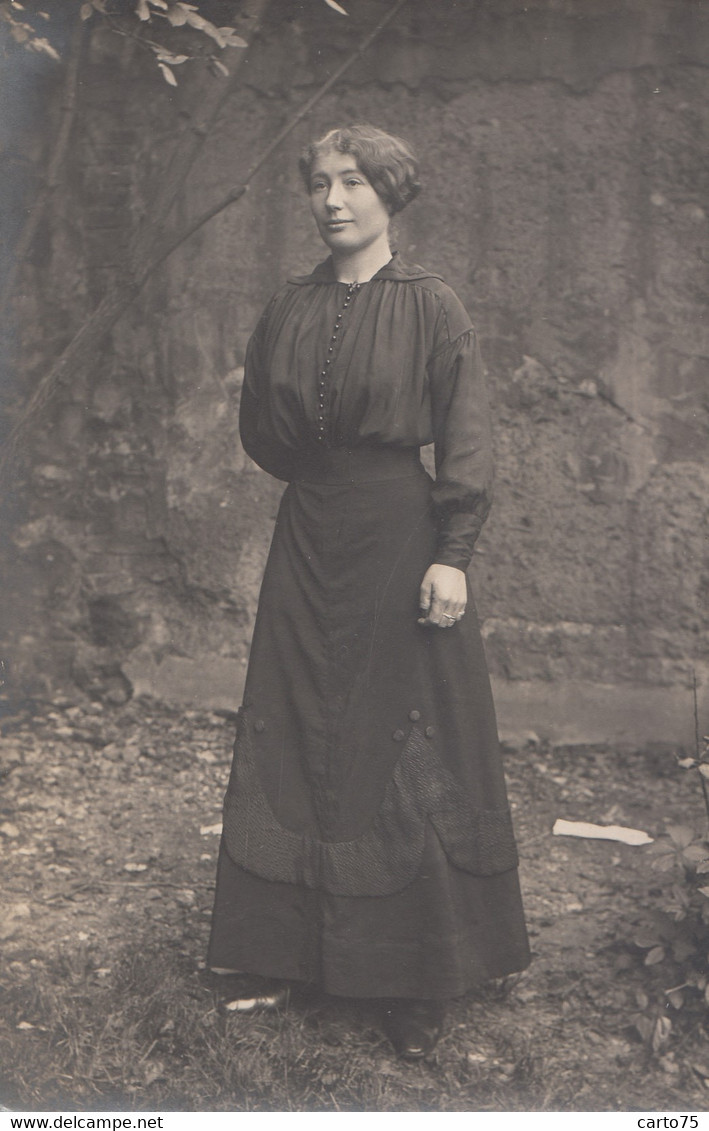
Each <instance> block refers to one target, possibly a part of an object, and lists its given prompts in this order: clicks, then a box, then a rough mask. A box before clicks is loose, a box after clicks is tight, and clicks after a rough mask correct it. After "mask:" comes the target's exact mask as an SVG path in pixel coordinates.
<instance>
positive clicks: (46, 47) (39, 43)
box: [30, 35, 61, 63]
mask: <svg viewBox="0 0 709 1131" xmlns="http://www.w3.org/2000/svg"><path fill="white" fill-rule="evenodd" d="M30 47H31V48H32V50H33V51H41V52H42V53H43V54H44V55H49V58H50V59H56V61H57V62H58V63H59V62H61V55H60V54H59V52H58V51H55V49H54V48H53V47H52V45H51V43H50V42H49V40H48V39H45V38H44V36H41V35H38V36H35V38H34V39H31V40H30Z"/></svg>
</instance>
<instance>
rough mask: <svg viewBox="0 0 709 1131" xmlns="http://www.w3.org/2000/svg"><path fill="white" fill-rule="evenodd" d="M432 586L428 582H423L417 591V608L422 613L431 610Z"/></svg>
mask: <svg viewBox="0 0 709 1131" xmlns="http://www.w3.org/2000/svg"><path fill="white" fill-rule="evenodd" d="M432 589H433V586H432V585H431V583H430V581H425V582H424V583H423V584H422V586H421V589H420V591H419V608H420V609H421V612H422V613H427V612H429V610H430V608H431V591H432Z"/></svg>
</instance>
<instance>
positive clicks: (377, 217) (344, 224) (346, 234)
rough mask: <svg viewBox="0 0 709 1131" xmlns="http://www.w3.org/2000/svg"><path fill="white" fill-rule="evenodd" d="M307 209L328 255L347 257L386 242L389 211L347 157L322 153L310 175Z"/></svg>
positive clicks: (331, 151) (349, 157)
mask: <svg viewBox="0 0 709 1131" xmlns="http://www.w3.org/2000/svg"><path fill="white" fill-rule="evenodd" d="M310 207H311V209H312V213H313V216H314V217H315V222H316V224H317V226H318V231H319V232H320V235H321V237H322V239H323V240H324V241H325V243H326V244H327V246H328V247H329V248H330V249H331V251H333V252H335V253H337V252H341V253H342V254H344V255H351V254H352V253H354V252H357V251H363V250H364V249H365V248H368V247H371V245H372V244H374V243H376V241H377V240H383V241H384V240H387V235H388V231H389V221H390V216H389V211H388V209H387V206H386V204H385V203H384V201H383V200H382V198H381V197H380V196H378V195H377V193H376V192H375V191H374V189H373V188H372V186H371V184H370V183H369V181H368V180H367V178H366V177H365V175H364V173H363V172H362V171H361V170H360V169H359V167H358V165H357V162H356V160H355V158H354V157H353V156H352V154H351V153H338V151H337V150H336V149H326V150H325V151H324V152H321V153H319V154H318V156H317V158H316V160H315V164H314V165H313V171H312V173H311V175H310Z"/></svg>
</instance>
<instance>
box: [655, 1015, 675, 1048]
mask: <svg viewBox="0 0 709 1131" xmlns="http://www.w3.org/2000/svg"><path fill="white" fill-rule="evenodd" d="M671 1032H672V1022H671V1021H670V1019H669V1017H658V1019H657V1021H656V1022H655V1028H654V1029H653V1033H652V1048H653V1052H659V1051H660V1049H661V1048H662V1046H663V1045H665V1044H667V1042H668V1040H669V1038H670V1033H671Z"/></svg>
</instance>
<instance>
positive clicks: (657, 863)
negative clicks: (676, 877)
mask: <svg viewBox="0 0 709 1131" xmlns="http://www.w3.org/2000/svg"><path fill="white" fill-rule="evenodd" d="M676 863H677V858H676V857H675V854H674V852H673V853H672V854H671V855H670V856H657V857H656V858H655V859H654V860H653V862H652V867H653V868H654V869H655V871H656V872H670V871H671V870H672V869H673V868H674V866H675V864H676Z"/></svg>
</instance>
